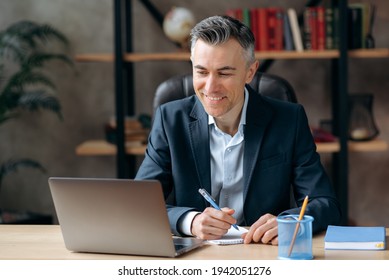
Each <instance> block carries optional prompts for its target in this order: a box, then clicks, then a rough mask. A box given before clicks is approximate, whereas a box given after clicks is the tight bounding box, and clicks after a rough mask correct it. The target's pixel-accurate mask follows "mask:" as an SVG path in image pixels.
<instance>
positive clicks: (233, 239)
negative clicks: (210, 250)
mask: <svg viewBox="0 0 389 280" xmlns="http://www.w3.org/2000/svg"><path fill="white" fill-rule="evenodd" d="M238 228H239V230H236V229H235V228H234V227H231V228H230V229H229V230H228V232H227V233H226V234H225V235H223V237H222V238H220V239H215V240H208V243H210V244H216V245H232V244H242V243H243V238H241V235H242V234H243V233H245V232H248V230H247V229H246V228H244V227H240V226H238Z"/></svg>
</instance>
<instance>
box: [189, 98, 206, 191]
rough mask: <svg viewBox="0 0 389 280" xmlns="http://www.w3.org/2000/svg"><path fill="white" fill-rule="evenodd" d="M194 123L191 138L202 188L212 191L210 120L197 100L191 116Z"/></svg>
mask: <svg viewBox="0 0 389 280" xmlns="http://www.w3.org/2000/svg"><path fill="white" fill-rule="evenodd" d="M190 116H191V117H192V118H193V121H192V122H190V123H189V137H190V144H191V147H192V154H193V158H194V160H195V165H196V172H197V176H198V178H199V181H200V184H201V186H199V188H200V187H202V188H205V189H206V190H207V191H208V192H210V191H211V162H210V158H211V156H210V150H209V131H208V118H207V114H206V112H205V111H204V109H203V107H202V105H201V104H200V102H199V101H198V100H197V101H196V103H195V105H194V107H193V110H192V112H191V114H190Z"/></svg>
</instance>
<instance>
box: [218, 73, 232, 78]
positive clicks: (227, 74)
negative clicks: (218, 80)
mask: <svg viewBox="0 0 389 280" xmlns="http://www.w3.org/2000/svg"><path fill="white" fill-rule="evenodd" d="M219 75H220V76H224V77H227V76H231V75H232V74H231V73H220V74H219Z"/></svg>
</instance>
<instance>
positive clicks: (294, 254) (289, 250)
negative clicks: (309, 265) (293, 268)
mask: <svg viewBox="0 0 389 280" xmlns="http://www.w3.org/2000/svg"><path fill="white" fill-rule="evenodd" d="M298 217H299V215H283V216H278V217H277V222H278V258H279V259H283V260H310V259H313V254H312V222H313V220H314V219H313V217H311V216H308V215H304V218H303V219H302V220H301V221H299V220H298ZM298 224H299V225H298ZM297 225H298V230H297V232H296V236H295V239H294V243H293V236H294V235H295V231H296V226H297ZM292 243H293V246H291V244H292Z"/></svg>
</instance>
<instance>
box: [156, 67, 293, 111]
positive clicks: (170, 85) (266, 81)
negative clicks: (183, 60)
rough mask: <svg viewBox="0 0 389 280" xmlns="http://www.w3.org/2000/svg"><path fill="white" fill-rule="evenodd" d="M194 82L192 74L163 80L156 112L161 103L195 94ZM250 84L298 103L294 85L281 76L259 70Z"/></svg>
mask: <svg viewBox="0 0 389 280" xmlns="http://www.w3.org/2000/svg"><path fill="white" fill-rule="evenodd" d="M192 82H193V79H192V74H185V75H178V76H174V77H172V78H170V79H168V80H166V81H164V82H162V83H161V84H160V85H159V86H158V88H157V90H156V92H155V96H154V103H153V110H154V112H155V110H156V109H157V108H158V106H159V105H162V104H164V103H166V102H169V101H173V100H177V99H181V98H185V97H187V96H191V95H193V94H195V92H194V89H193V83H192ZM249 85H250V86H251V87H252V88H253V89H254V90H255V91H257V92H258V93H259V94H261V95H264V96H268V97H272V98H275V99H279V100H283V101H288V102H293V103H297V97H296V94H295V92H294V90H293V88H292V86H291V85H290V84H289V82H288V81H286V80H285V79H283V78H281V77H279V76H276V75H272V74H267V73H261V72H257V73H256V74H255V75H254V78H253V80H252V81H251V83H250V84H249Z"/></svg>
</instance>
